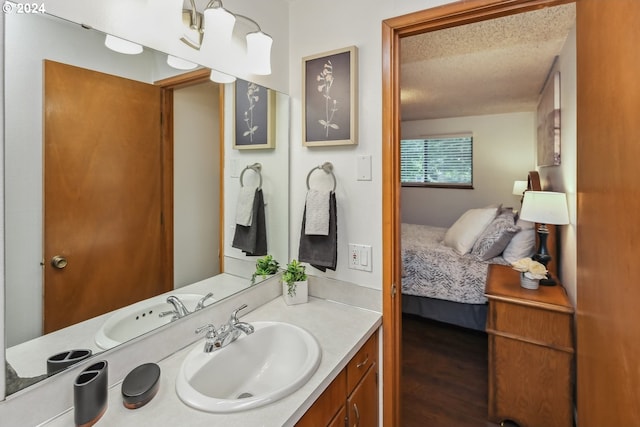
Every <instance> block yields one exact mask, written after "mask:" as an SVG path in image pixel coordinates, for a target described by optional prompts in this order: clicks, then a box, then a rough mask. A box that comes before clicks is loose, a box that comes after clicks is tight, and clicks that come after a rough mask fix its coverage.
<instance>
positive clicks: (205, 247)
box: [173, 82, 221, 288]
mask: <svg viewBox="0 0 640 427" xmlns="http://www.w3.org/2000/svg"><path fill="white" fill-rule="evenodd" d="M219 104H220V102H219V86H218V85H217V84H215V83H213V82H208V83H201V84H198V85H195V86H189V87H186V88H182V89H177V90H174V92H173V119H174V120H173V123H174V128H173V135H174V142H173V182H174V196H173V215H174V230H173V231H174V238H173V244H174V247H173V252H174V275H173V277H174V282H173V286H174V288H179V287H182V286H185V285H189V284H191V283H196V282H198V281H200V280H203V279H206V278H208V277H211V276H214V275H216V274H218V273H219V272H220V263H219V261H218V251H219V250H220V247H219V246H220V230H219V228H220V143H221V142H220V124H219V119H218V118H219V110H220V109H219Z"/></svg>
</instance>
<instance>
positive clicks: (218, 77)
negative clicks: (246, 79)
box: [209, 70, 236, 83]
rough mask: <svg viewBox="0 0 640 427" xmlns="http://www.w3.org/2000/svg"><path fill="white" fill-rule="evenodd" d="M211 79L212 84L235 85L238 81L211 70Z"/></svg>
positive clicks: (233, 77)
mask: <svg viewBox="0 0 640 427" xmlns="http://www.w3.org/2000/svg"><path fill="white" fill-rule="evenodd" d="M209 79H210V80H211V81H212V82H216V83H233V82H235V81H236V78H235V76H231V75H229V74H225V73H221V72H220V71H217V70H211V74H210V75H209Z"/></svg>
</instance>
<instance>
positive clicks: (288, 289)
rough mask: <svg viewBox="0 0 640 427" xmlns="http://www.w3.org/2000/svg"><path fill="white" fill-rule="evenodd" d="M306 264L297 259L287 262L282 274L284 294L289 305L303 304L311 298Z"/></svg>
mask: <svg viewBox="0 0 640 427" xmlns="http://www.w3.org/2000/svg"><path fill="white" fill-rule="evenodd" d="M305 268H306V267H305V266H304V265H302V264H300V263H299V262H298V261H297V260H295V259H294V260H292V261H291V262H290V263H289V264H287V269H286V270H285V271H284V273H283V274H282V295H283V297H284V301H285V302H286V303H287V304H288V305H293V304H302V303H305V302H307V301H308V299H309V284H308V282H307V273H306V272H305Z"/></svg>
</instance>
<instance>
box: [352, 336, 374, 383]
mask: <svg viewBox="0 0 640 427" xmlns="http://www.w3.org/2000/svg"><path fill="white" fill-rule="evenodd" d="M377 337H378V334H373V335H372V336H371V338H369V340H368V341H367V342H366V343H365V344H364V345H363V346H362V348H361V349H360V350H359V351H358V352H357V353H356V355H355V356H353V358H352V359H351V361H350V362H349V364H348V365H347V392H348V393H349V394H350V393H351V392H352V391H353V389H354V388H355V387H356V386H357V385H358V383H359V382H360V380H361V379H362V377H363V376H364V374H366V373H367V370H369V367H370V366H372V365H373V364H374V363H376V362H377V361H378V340H377Z"/></svg>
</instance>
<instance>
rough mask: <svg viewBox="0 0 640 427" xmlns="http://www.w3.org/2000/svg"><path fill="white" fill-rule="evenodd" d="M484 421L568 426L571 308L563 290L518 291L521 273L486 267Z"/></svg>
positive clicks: (570, 412)
mask: <svg viewBox="0 0 640 427" xmlns="http://www.w3.org/2000/svg"><path fill="white" fill-rule="evenodd" d="M486 295H487V298H488V299H489V312H488V315H487V333H488V336H489V420H490V421H492V422H495V423H500V422H501V421H504V420H511V421H515V422H516V423H518V424H519V425H520V426H521V427H556V426H557V427H571V426H572V424H573V360H574V343H573V311H574V310H573V307H572V305H571V303H570V301H569V298H568V297H567V294H566V292H565V289H564V288H563V287H562V286H560V285H557V286H540V288H539V289H537V290H529V289H524V288H522V287H521V286H520V273H519V272H517V271H515V270H513V269H512V268H511V267H509V266H504V265H490V266H489V273H488V277H487V287H486Z"/></svg>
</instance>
